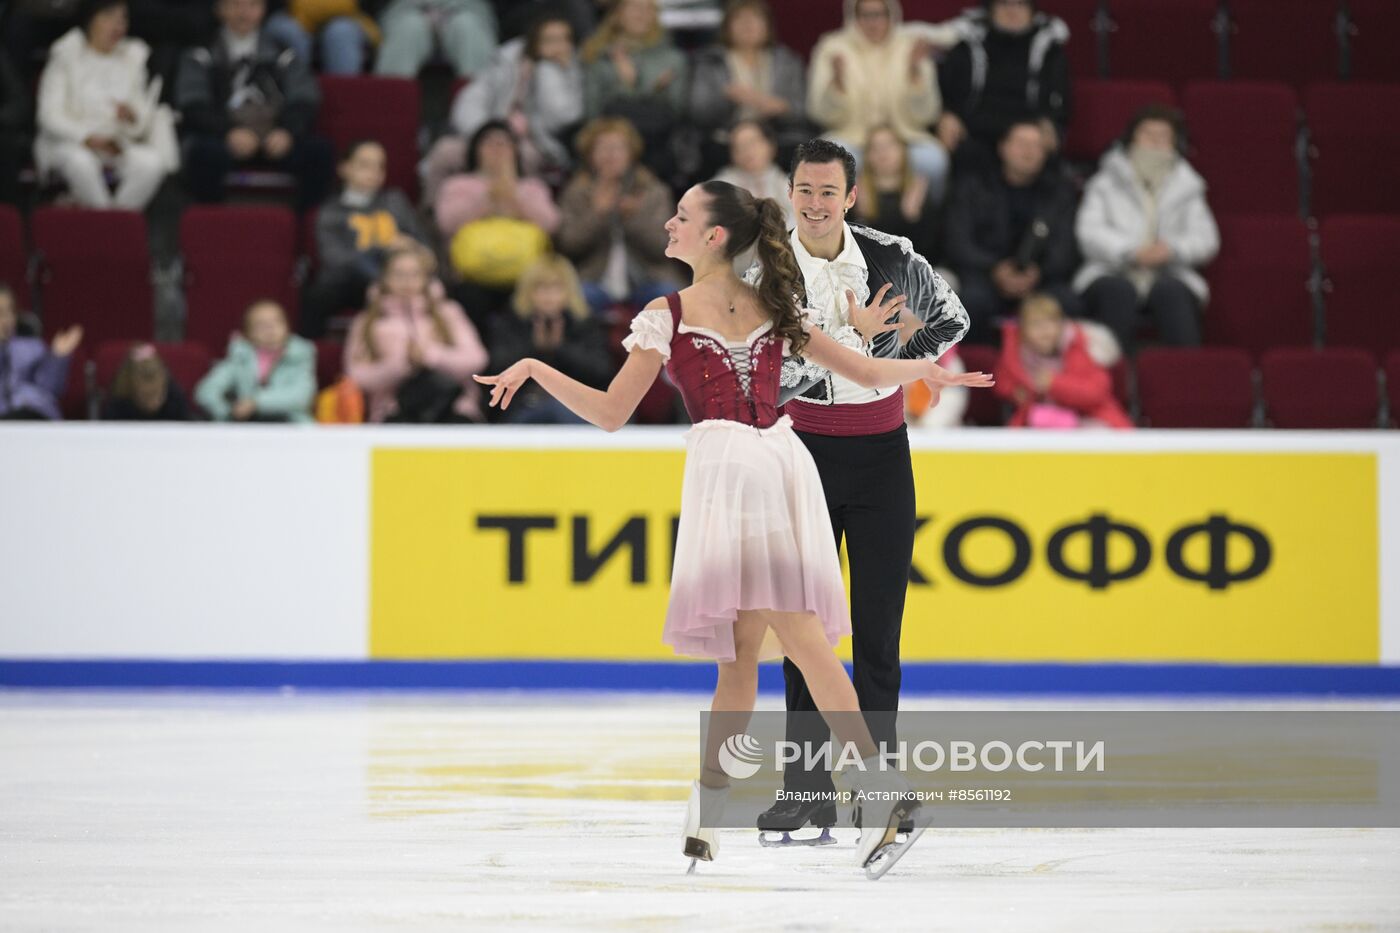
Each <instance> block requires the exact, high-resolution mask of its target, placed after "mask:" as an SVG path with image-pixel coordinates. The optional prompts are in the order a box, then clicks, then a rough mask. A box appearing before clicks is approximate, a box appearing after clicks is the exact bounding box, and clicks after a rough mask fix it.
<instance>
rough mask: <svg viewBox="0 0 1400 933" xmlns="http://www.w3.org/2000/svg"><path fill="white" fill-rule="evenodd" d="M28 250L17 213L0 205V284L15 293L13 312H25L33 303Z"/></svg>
mask: <svg viewBox="0 0 1400 933" xmlns="http://www.w3.org/2000/svg"><path fill="white" fill-rule="evenodd" d="M28 273H29V250H28V249H27V248H26V247H25V245H24V222H23V221H22V220H21V219H20V216H19V211H17V210H15V209H14V208H13V207H11V206H10V205H8V204H0V284H4V285H8V286H9V287H10V291H12V292H14V293H15V310H17V311H27V310H29V309H30V308H32V307H33V306H34V305H33V302H31V301H30V295H29V275H28Z"/></svg>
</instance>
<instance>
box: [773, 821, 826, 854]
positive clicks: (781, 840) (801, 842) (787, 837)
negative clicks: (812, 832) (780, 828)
mask: <svg viewBox="0 0 1400 933" xmlns="http://www.w3.org/2000/svg"><path fill="white" fill-rule="evenodd" d="M775 833H776V830H772V829H763V830H759V833H758V844H759V845H761V846H763V847H764V848H765V849H786V848H790V847H792V846H834V845H836V837H835V836H833V835H831V828H830V827H828V826H823V827H822V833H821V835H820V836H807V837H805V838H801V839H794V838H792V833H790V832H788V833H782V834H781V835H775Z"/></svg>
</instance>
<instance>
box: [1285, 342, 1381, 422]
mask: <svg viewBox="0 0 1400 933" xmlns="http://www.w3.org/2000/svg"><path fill="white" fill-rule="evenodd" d="M1303 373H1306V374H1307V376H1306V378H1304V377H1303V376H1302V374H1303ZM1259 375H1260V387H1261V388H1262V390H1263V394H1264V410H1265V413H1266V415H1267V417H1268V419H1269V423H1270V424H1272V425H1273V426H1274V427H1276V428H1374V427H1376V423H1377V415H1378V414H1379V412H1380V406H1381V395H1380V386H1379V385H1378V383H1377V381H1376V358H1375V356H1373V355H1372V354H1371V353H1370V352H1369V351H1367V350H1357V349H1351V348H1331V349H1326V350H1314V349H1311V348H1308V347H1291V348H1284V349H1278V350H1270V351H1269V352H1268V353H1265V354H1264V356H1263V358H1262V359H1261V360H1260V361H1259Z"/></svg>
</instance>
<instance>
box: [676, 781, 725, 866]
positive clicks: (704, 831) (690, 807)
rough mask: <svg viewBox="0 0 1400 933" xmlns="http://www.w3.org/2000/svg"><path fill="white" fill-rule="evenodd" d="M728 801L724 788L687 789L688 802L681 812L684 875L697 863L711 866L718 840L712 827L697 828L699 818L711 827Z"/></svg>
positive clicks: (696, 786) (717, 852) (692, 786)
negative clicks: (687, 860) (688, 866)
mask: <svg viewBox="0 0 1400 933" xmlns="http://www.w3.org/2000/svg"><path fill="white" fill-rule="evenodd" d="M728 797H729V788H727V787H721V788H715V787H706V786H705V785H704V784H701V783H700V782H699V781H696V782H695V783H693V784H692V785H691V786H690V802H689V803H688V804H686V808H685V829H684V834H685V845H684V847H683V848H682V849H681V851H682V852H683V853H685V855H686V856H687V857H688V858H689V859H690V868H688V869H686V874H692V873H694V871H695V865H696V863H697V862H713V861H714V860H715V856H716V855H717V854H719V836H718V835H717V834H716V832H715V828H714V826H713V825H711V826H701V825H700V816H701V814H702V813H703V814H704V816H705V819H706V820H707V821H708V822H710V823H712V824H713V823H717V822H719V815H720V814H721V813H723V812H724V802H725V800H726V799H727V798H728Z"/></svg>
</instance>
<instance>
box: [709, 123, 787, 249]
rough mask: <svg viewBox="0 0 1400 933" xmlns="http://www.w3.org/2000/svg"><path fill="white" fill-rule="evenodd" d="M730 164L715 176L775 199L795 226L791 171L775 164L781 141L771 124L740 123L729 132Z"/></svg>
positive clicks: (760, 195) (758, 196)
mask: <svg viewBox="0 0 1400 933" xmlns="http://www.w3.org/2000/svg"><path fill="white" fill-rule="evenodd" d="M729 153H730V157H729V165H728V166H726V167H725V169H724V170H723V171H722V172H720V173H719V174H718V175H716V176H715V177H716V178H717V179H719V180H720V181H727V182H729V183H730V184H731V185H736V186H738V187H740V188H743V189H744V190H745V191H747V192H748V193H749V194H751V195H753V196H754V197H756V198H772V199H773V200H775V201H777V202H778V203H779V204H781V205H782V207H783V216H785V217H786V218H787V225H788V226H789V227H791V226H792V224H793V216H792V199H791V198H789V197H788V177H787V172H785V171H783V170H782V169H780V168H778V166H777V164H776V163H775V162H774V161H773V160H774V159H775V158H777V155H778V146H777V140H775V139H774V138H773V131H772V130H771V129H769V128H768V124H766V123H760V122H759V121H757V120H740V121H739V122H738V123H736V124H734V129H732V130H730V132H729Z"/></svg>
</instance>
